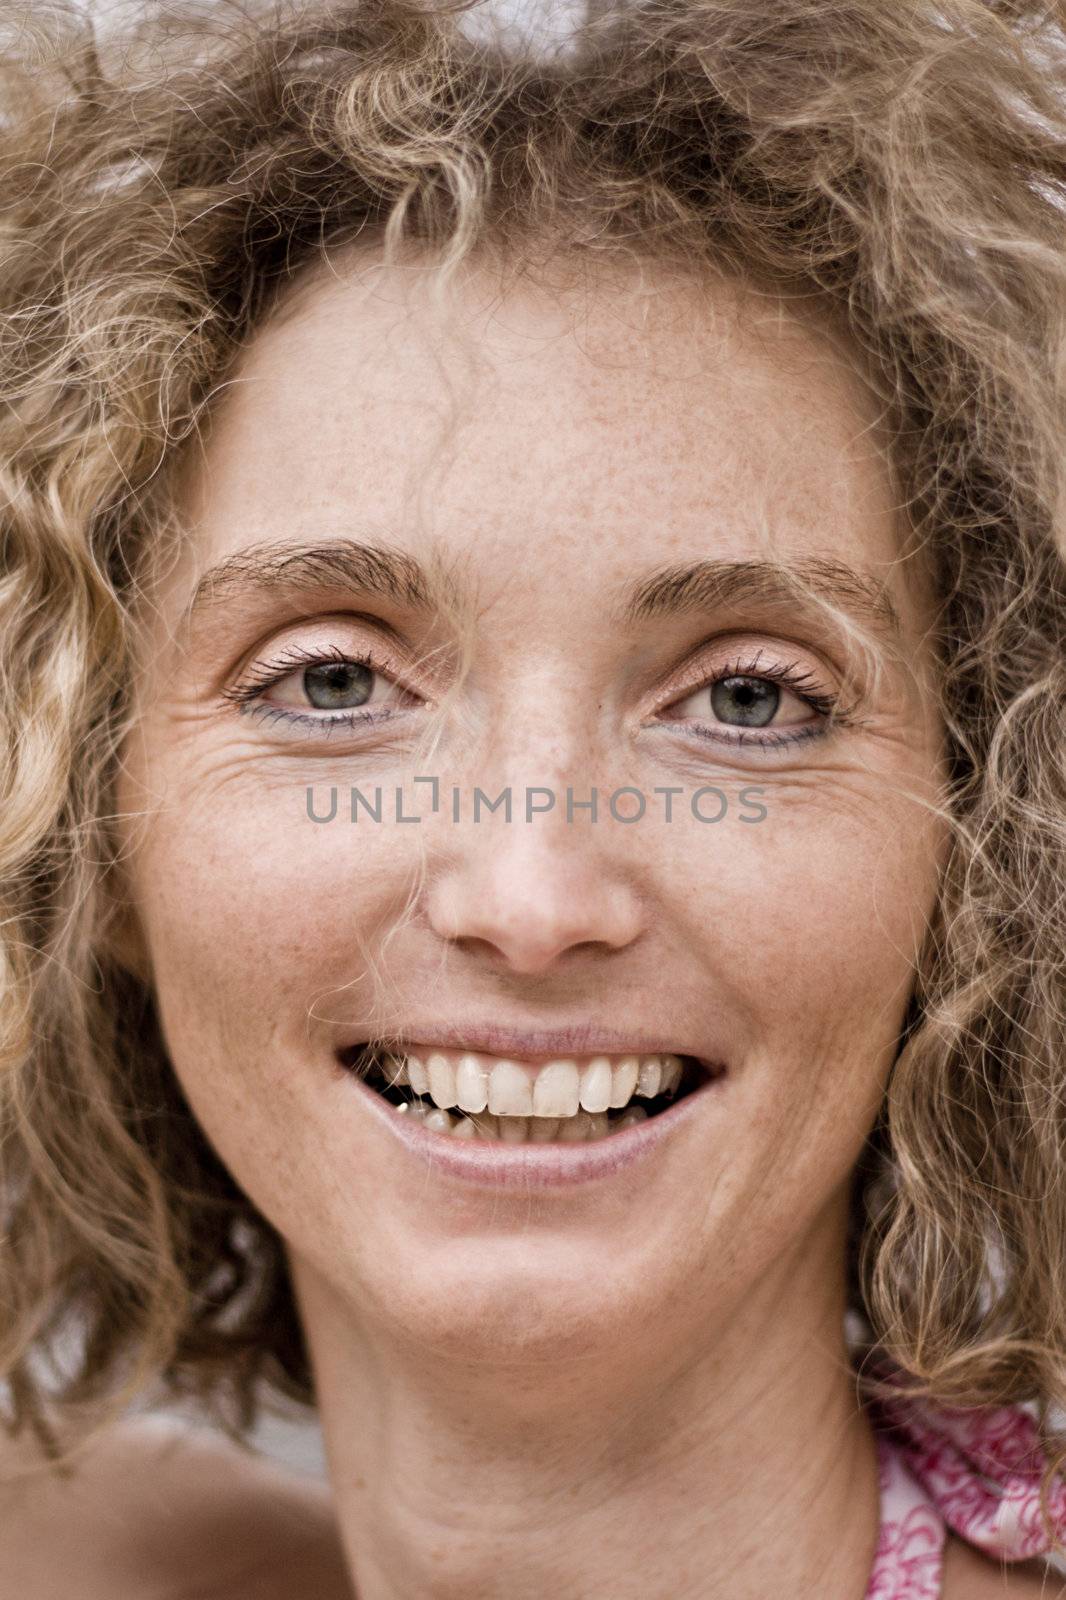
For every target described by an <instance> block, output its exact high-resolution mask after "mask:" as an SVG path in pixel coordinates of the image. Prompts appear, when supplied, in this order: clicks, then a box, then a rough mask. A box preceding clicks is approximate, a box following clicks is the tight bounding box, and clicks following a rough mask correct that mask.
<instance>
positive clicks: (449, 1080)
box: [426, 1055, 455, 1109]
mask: <svg viewBox="0 0 1066 1600" xmlns="http://www.w3.org/2000/svg"><path fill="white" fill-rule="evenodd" d="M426 1071H427V1073H428V1074H429V1097H430V1099H431V1100H432V1101H433V1104H434V1105H436V1106H440V1107H441V1108H442V1109H447V1107H448V1106H453V1105H454V1104H455V1068H454V1067H453V1066H452V1064H451V1062H450V1061H449V1060H448V1057H447V1056H440V1055H434V1056H430V1058H429V1060H428V1061H427V1062H426Z"/></svg>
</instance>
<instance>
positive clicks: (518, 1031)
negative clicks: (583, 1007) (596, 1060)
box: [388, 1022, 713, 1065]
mask: <svg viewBox="0 0 1066 1600" xmlns="http://www.w3.org/2000/svg"><path fill="white" fill-rule="evenodd" d="M388 1039H389V1042H390V1044H395V1045H396V1047H398V1048H404V1047H407V1048H410V1047H411V1046H414V1045H423V1046H426V1045H429V1046H432V1045H440V1046H442V1047H443V1048H444V1049H453V1050H462V1049H467V1050H478V1051H481V1052H482V1053H483V1054H485V1055H493V1056H499V1057H501V1058H503V1057H506V1058H507V1059H508V1060H522V1059H523V1057H529V1058H532V1057H537V1056H548V1057H559V1056H577V1055H597V1054H602V1055H662V1054H663V1053H669V1054H671V1055H683V1056H692V1057H694V1058H695V1059H696V1060H697V1061H702V1062H704V1064H705V1065H711V1064H712V1060H713V1058H711V1057H707V1056H705V1055H703V1054H702V1053H701V1050H700V1049H699V1047H698V1046H696V1045H695V1044H694V1043H693V1042H692V1041H686V1040H681V1039H678V1038H674V1039H670V1037H669V1036H668V1035H667V1034H666V1033H654V1034H653V1033H648V1032H647V1031H646V1030H643V1029H636V1028H631V1029H630V1028H610V1027H605V1026H603V1025H602V1024H599V1023H592V1022H574V1023H571V1024H569V1025H568V1026H566V1027H562V1028H532V1027H528V1026H527V1027H520V1028H516V1027H507V1026H505V1025H504V1024H502V1023H498V1022H481V1023H477V1022H470V1023H463V1024H462V1025H458V1026H448V1025H446V1024H444V1023H440V1022H427V1023H426V1024H425V1026H424V1027H406V1028H403V1029H396V1030H394V1031H393V1032H392V1033H391V1034H389V1035H388Z"/></svg>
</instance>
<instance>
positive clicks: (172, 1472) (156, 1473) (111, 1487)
mask: <svg viewBox="0 0 1066 1600" xmlns="http://www.w3.org/2000/svg"><path fill="white" fill-rule="evenodd" d="M37 1459H38V1458H37V1457H36V1455H35V1453H34V1452H33V1450H32V1448H31V1447H30V1446H28V1445H27V1444H25V1443H22V1442H17V1443H11V1442H6V1443H4V1444H3V1445H0V1594H5V1595H6V1594H18V1595H20V1596H22V1597H23V1600H45V1597H51V1596H54V1595H56V1594H58V1593H68V1594H77V1595H78V1596H79V1600H104V1597H105V1596H106V1597H107V1600H125V1597H126V1596H129V1597H130V1600H133V1597H136V1600H222V1597H223V1596H225V1597H226V1600H291V1596H292V1595H293V1594H298V1593H301V1592H304V1585H305V1584H308V1585H309V1592H311V1593H313V1594H315V1595H316V1596H319V1595H320V1596H321V1597H322V1600H351V1590H350V1587H349V1583H348V1577H347V1570H346V1566H345V1563H344V1559H343V1554H342V1550H341V1546H340V1541H339V1538H338V1536H337V1532H336V1526H335V1523H334V1519H333V1513H332V1509H331V1505H330V1497H329V1491H328V1488H327V1486H326V1485H325V1484H322V1483H320V1482H318V1481H317V1480H315V1479H309V1478H304V1477H299V1476H297V1475H295V1474H292V1473H288V1472H286V1471H284V1470H283V1469H282V1468H280V1467H278V1466H275V1465H274V1464H273V1463H272V1462H270V1461H268V1460H266V1459H264V1458H263V1457H261V1456H258V1455H255V1454H253V1453H251V1452H246V1451H244V1450H241V1449H240V1448H239V1447H237V1446H236V1445H233V1444H231V1443H230V1442H229V1441H228V1440H226V1439H224V1438H222V1437H221V1436H219V1435H217V1434H215V1433H213V1432H211V1431H210V1430H208V1429H200V1428H191V1427H189V1426H188V1425H187V1424H184V1423H182V1422H180V1421H178V1420H175V1419H173V1418H169V1417H163V1416H150V1417H139V1418H136V1419H129V1420H127V1421H125V1422H123V1423H121V1424H120V1425H118V1426H116V1427H114V1428H112V1429H111V1430H109V1431H108V1432H107V1433H106V1434H104V1435H102V1436H101V1437H100V1438H98V1439H96V1440H94V1441H93V1442H92V1444H91V1445H90V1446H89V1447H88V1448H87V1449H86V1451H85V1453H84V1455H83V1457H82V1458H80V1460H79V1462H78V1465H77V1467H76V1468H75V1470H74V1472H73V1473H72V1475H71V1476H69V1477H64V1478H57V1477H54V1476H52V1475H51V1474H47V1475H41V1474H35V1475H34V1476H32V1477H24V1476H23V1475H22V1468H23V1467H24V1466H27V1465H32V1464H34V1463H35V1462H36V1460H37ZM312 1579H313V1580H314V1581H313V1582H311V1580H312Z"/></svg>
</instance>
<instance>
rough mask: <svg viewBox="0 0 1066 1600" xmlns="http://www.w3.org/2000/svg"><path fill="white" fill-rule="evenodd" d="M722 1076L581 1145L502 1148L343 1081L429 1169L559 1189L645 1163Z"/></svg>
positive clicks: (355, 1080)
mask: <svg viewBox="0 0 1066 1600" xmlns="http://www.w3.org/2000/svg"><path fill="white" fill-rule="evenodd" d="M725 1076H726V1075H725V1074H724V1073H723V1074H721V1075H720V1076H718V1077H715V1078H709V1079H708V1080H707V1082H706V1083H701V1084H700V1086H699V1088H698V1089H693V1091H692V1093H691V1094H687V1095H686V1096H685V1098H684V1099H683V1100H679V1101H678V1103H677V1104H676V1105H674V1106H670V1107H669V1109H668V1110H666V1111H660V1112H659V1114H658V1116H656V1117H649V1118H648V1120H647V1121H646V1122H638V1123H634V1124H633V1125H631V1126H630V1127H628V1128H622V1129H620V1130H619V1132H617V1133H608V1134H603V1135H601V1137H600V1138H598V1139H590V1140H589V1141H588V1142H587V1143H585V1144H561V1143H560V1144H535V1145H530V1144H522V1145H514V1144H505V1143H503V1141H502V1140H500V1141H496V1140H492V1141H489V1140H474V1139H469V1140H468V1139H455V1138H453V1137H452V1135H451V1134H447V1133H434V1132H433V1131H432V1130H431V1129H428V1128H422V1127H420V1126H419V1124H418V1123H417V1122H412V1121H410V1120H409V1119H408V1118H407V1117H405V1116H404V1115H403V1114H402V1113H401V1112H398V1111H396V1110H395V1108H394V1107H393V1106H392V1105H391V1104H390V1102H389V1101H387V1100H384V1099H382V1097H381V1095H379V1094H378V1093H377V1092H376V1091H375V1090H374V1089H371V1088H370V1087H369V1086H368V1085H367V1084H366V1083H364V1082H363V1080H362V1079H361V1078H359V1077H357V1076H356V1075H355V1074H353V1073H348V1072H346V1073H345V1078H346V1080H347V1081H348V1082H349V1083H350V1084H351V1086H352V1088H353V1089H354V1091H355V1093H356V1094H357V1095H358V1096H359V1097H360V1098H361V1099H362V1100H363V1101H364V1102H365V1104H366V1106H367V1108H368V1110H369V1111H370V1113H371V1115H373V1116H375V1117H377V1118H378V1120H379V1122H380V1123H381V1126H382V1127H383V1128H385V1129H386V1130H387V1131H388V1133H389V1134H390V1135H391V1136H392V1138H394V1139H395V1140H397V1142H398V1143H399V1144H401V1145H403V1146H404V1148H405V1149H407V1150H409V1151H410V1152H411V1154H412V1155H413V1156H415V1157H416V1158H417V1159H418V1160H420V1161H423V1162H425V1163H426V1164H427V1165H429V1166H431V1167H432V1168H433V1169H434V1170H435V1171H437V1172H441V1173H444V1174H445V1175H446V1176H448V1177H450V1178H458V1179H459V1180H460V1181H462V1182H463V1183H469V1184H474V1185H480V1186H481V1187H482V1188H493V1189H498V1188H507V1187H513V1188H520V1189H526V1190H528V1189H559V1188H565V1187H567V1186H568V1185H572V1184H581V1183H592V1182H595V1180H596V1179H598V1178H609V1177H611V1176H612V1174H614V1173H616V1172H621V1171H623V1170H624V1169H625V1168H627V1167H632V1166H634V1165H635V1164H636V1163H637V1162H640V1161H646V1160H648V1159H649V1158H650V1157H651V1156H652V1155H653V1154H654V1152H655V1151H656V1150H658V1149H659V1148H660V1146H661V1145H663V1144H665V1143H667V1142H668V1141H669V1140H670V1139H671V1138H672V1137H673V1135H674V1134H675V1133H677V1132H678V1131H679V1130H680V1129H681V1128H682V1127H684V1125H685V1124H686V1123H687V1122H688V1121H690V1120H691V1118H692V1117H694V1116H697V1117H698V1116H699V1115H700V1114H701V1111H703V1110H706V1107H707V1101H708V1099H709V1098H710V1097H711V1096H712V1095H713V1096H715V1097H717V1095H718V1094H719V1093H720V1092H721V1086H722V1084H723V1082H724V1081H725Z"/></svg>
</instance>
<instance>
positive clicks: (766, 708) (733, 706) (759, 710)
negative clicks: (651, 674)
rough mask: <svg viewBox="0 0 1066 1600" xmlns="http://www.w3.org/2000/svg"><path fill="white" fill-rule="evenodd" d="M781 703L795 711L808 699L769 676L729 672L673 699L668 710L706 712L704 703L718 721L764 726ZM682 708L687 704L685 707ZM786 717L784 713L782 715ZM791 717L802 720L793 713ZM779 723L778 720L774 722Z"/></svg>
mask: <svg viewBox="0 0 1066 1600" xmlns="http://www.w3.org/2000/svg"><path fill="white" fill-rule="evenodd" d="M782 704H783V705H784V709H785V711H786V712H787V711H788V709H789V707H790V706H791V708H792V709H793V710H794V711H796V710H798V711H800V712H804V711H809V709H810V706H809V702H806V703H805V702H804V701H803V700H802V699H801V698H800V696H799V695H798V694H794V693H791V692H790V691H789V690H788V689H783V687H782V685H781V684H779V683H776V682H774V681H773V680H772V679H770V678H762V677H756V676H755V675H754V674H752V673H731V674H730V676H729V677H727V678H716V679H714V680H713V682H711V683H710V684H707V685H705V686H704V687H703V688H701V689H698V690H697V691H696V693H695V694H691V695H688V696H687V697H686V699H684V700H679V701H675V703H674V705H673V707H672V708H671V709H672V710H674V711H676V712H679V713H680V714H682V715H689V716H695V717H699V716H701V715H702V716H706V714H707V710H708V706H709V709H710V711H711V713H712V715H713V716H714V717H715V718H716V720H717V721H719V722H725V723H728V724H729V726H731V727H735V728H765V727H767V726H768V725H769V724H770V723H771V722H773V720H774V718H775V716H776V715H777V713H778V711H779V710H780V709H781V707H782ZM686 708H690V709H687V710H686ZM783 720H784V721H786V722H787V721H788V720H789V719H788V718H787V717H786V718H784V719H783ZM792 720H793V721H803V720H805V719H804V718H803V717H795V718H793V719H792ZM778 725H779V726H780V723H779V724H778Z"/></svg>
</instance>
